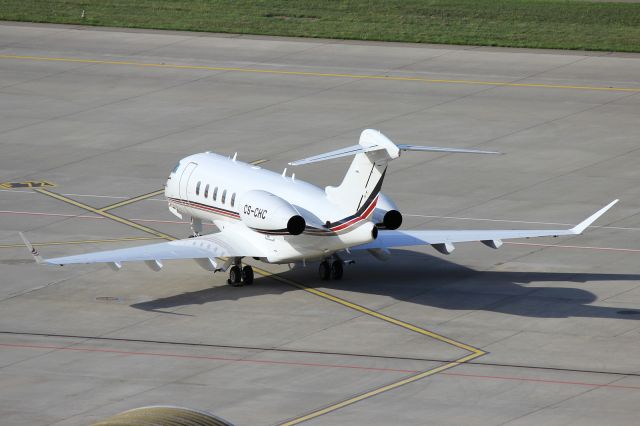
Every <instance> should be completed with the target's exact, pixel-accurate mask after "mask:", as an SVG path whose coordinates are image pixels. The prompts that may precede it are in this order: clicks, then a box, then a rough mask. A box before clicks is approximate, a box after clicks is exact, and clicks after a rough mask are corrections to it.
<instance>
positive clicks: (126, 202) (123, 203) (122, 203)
mask: <svg viewBox="0 0 640 426" xmlns="http://www.w3.org/2000/svg"><path fill="white" fill-rule="evenodd" d="M162 193H164V189H159V190H157V191H153V192H149V193H148V194H142V195H138V196H137V197H133V198H129V199H128V200H123V201H120V202H118V203H114V204H110V205H108V206H105V207H102V208H101V209H98V210H100V211H101V212H106V211H109V210H113V209H117V208H118V207H123V206H126V205H129V204H132V203H137V202H138V201H142V200H146V199H147V198H151V197H153V196H155V195H160V194H162Z"/></svg>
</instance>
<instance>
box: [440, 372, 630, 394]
mask: <svg viewBox="0 0 640 426" xmlns="http://www.w3.org/2000/svg"><path fill="white" fill-rule="evenodd" d="M440 374H442V375H445V376H459V377H470V378H474V379H493V380H513V381H518V382H537V383H549V384H554V385H576V386H589V387H597V388H618V389H634V390H640V386H627V385H613V384H606V383H587V382H574V381H568V380H547V379H528V378H525V377H509V376H482V375H477V374H464V373H450V372H443V373H440Z"/></svg>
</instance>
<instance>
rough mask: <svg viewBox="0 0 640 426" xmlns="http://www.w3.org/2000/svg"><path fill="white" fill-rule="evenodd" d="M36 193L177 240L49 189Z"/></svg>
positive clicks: (39, 190)
mask: <svg viewBox="0 0 640 426" xmlns="http://www.w3.org/2000/svg"><path fill="white" fill-rule="evenodd" d="M34 191H36V192H39V193H40V194H44V195H48V196H49V197H52V198H55V199H56V200H60V201H64V202H65V203H68V204H71V205H73V206H76V207H79V208H81V209H84V210H87V211H90V212H91V213H95V214H97V215H100V216H103V217H106V218H108V219H111V220H114V221H116V222H118V223H122V224H123V225H127V226H130V227H132V228H135V229H137V230H139V231H142V232H146V233H148V234H151V235H155V236H156V237H160V238H164V239H166V240H170V241H173V240H175V239H176V238H174V237H172V236H171V235H167V234H165V233H163V232H160V231H156V230H155V229H153V228H149V227H148V226H144V225H140V224H138V223H135V222H132V221H130V220H127V219H124V218H122V217H120V216H116V215H114V214H111V213H109V212H106V211H102V210H100V209H97V208H95V207H91V206H89V205H87V204H84V203H81V202H79V201H76V200H72V199H71V198H69V197H65V196H64V195H60V194H57V193H55V192H52V191H49V190H47V189H44V188H35V189H34Z"/></svg>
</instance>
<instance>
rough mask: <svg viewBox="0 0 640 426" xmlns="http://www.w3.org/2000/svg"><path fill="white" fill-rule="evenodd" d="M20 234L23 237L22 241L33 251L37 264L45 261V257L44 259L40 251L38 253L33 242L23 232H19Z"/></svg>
mask: <svg viewBox="0 0 640 426" xmlns="http://www.w3.org/2000/svg"><path fill="white" fill-rule="evenodd" d="M18 234H20V238H22V241H23V242H24V245H25V246H27V248H28V249H29V251H30V252H31V255H32V256H33V258H34V259H35V261H36V263H37V264H41V263H44V259H42V256H40V253H38V250H36V249H35V248H34V247H33V246H32V245H31V243H30V242H29V240H27V237H25V236H24V234H23V233H22V232H18Z"/></svg>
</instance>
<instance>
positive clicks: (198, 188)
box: [196, 182, 201, 195]
mask: <svg viewBox="0 0 640 426" xmlns="http://www.w3.org/2000/svg"><path fill="white" fill-rule="evenodd" d="M200 183H201V182H198V184H197V185H196V195H200Z"/></svg>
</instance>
